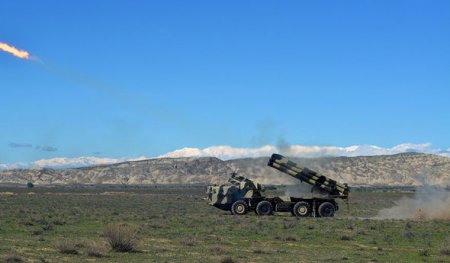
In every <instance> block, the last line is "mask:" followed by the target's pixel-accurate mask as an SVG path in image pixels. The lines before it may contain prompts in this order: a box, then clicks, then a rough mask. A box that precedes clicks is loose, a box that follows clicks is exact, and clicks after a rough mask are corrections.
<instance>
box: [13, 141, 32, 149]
mask: <svg viewBox="0 0 450 263" xmlns="http://www.w3.org/2000/svg"><path fill="white" fill-rule="evenodd" d="M9 147H11V148H32V147H33V145H32V144H30V143H15V142H11V143H10V144H9Z"/></svg>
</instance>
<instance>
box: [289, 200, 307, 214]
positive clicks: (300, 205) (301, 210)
mask: <svg viewBox="0 0 450 263" xmlns="http://www.w3.org/2000/svg"><path fill="white" fill-rule="evenodd" d="M292 214H293V215H295V216H297V217H306V216H310V215H311V207H310V205H309V204H308V203H307V202H304V201H300V202H297V203H296V204H295V205H294V207H293V208H292Z"/></svg>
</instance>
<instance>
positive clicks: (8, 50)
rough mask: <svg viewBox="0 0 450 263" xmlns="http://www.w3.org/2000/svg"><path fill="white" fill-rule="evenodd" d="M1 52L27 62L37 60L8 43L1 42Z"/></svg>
mask: <svg viewBox="0 0 450 263" xmlns="http://www.w3.org/2000/svg"><path fill="white" fill-rule="evenodd" d="M0 50H2V51H4V52H6V53H9V54H11V55H13V56H15V57H18V58H21V59H27V60H37V58H36V57H32V56H30V53H29V52H28V51H25V50H20V49H18V48H16V47H14V46H11V45H9V44H7V43H4V42H0Z"/></svg>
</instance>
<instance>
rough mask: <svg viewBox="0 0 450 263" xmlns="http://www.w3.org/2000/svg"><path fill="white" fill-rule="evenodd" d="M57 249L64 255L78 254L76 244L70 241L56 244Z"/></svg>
mask: <svg viewBox="0 0 450 263" xmlns="http://www.w3.org/2000/svg"><path fill="white" fill-rule="evenodd" d="M55 247H56V249H57V250H58V251H59V252H60V253H63V254H72V255H76V254H78V250H77V248H76V246H75V244H74V243H72V242H71V241H69V240H65V239H64V240H59V241H57V242H56V245H55Z"/></svg>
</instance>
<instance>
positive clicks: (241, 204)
mask: <svg viewBox="0 0 450 263" xmlns="http://www.w3.org/2000/svg"><path fill="white" fill-rule="evenodd" d="M247 212H248V205H247V203H246V202H245V201H244V200H237V201H236V202H234V203H233V205H232V206H231V213H232V214H233V215H239V216H241V215H245V214H247Z"/></svg>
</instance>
